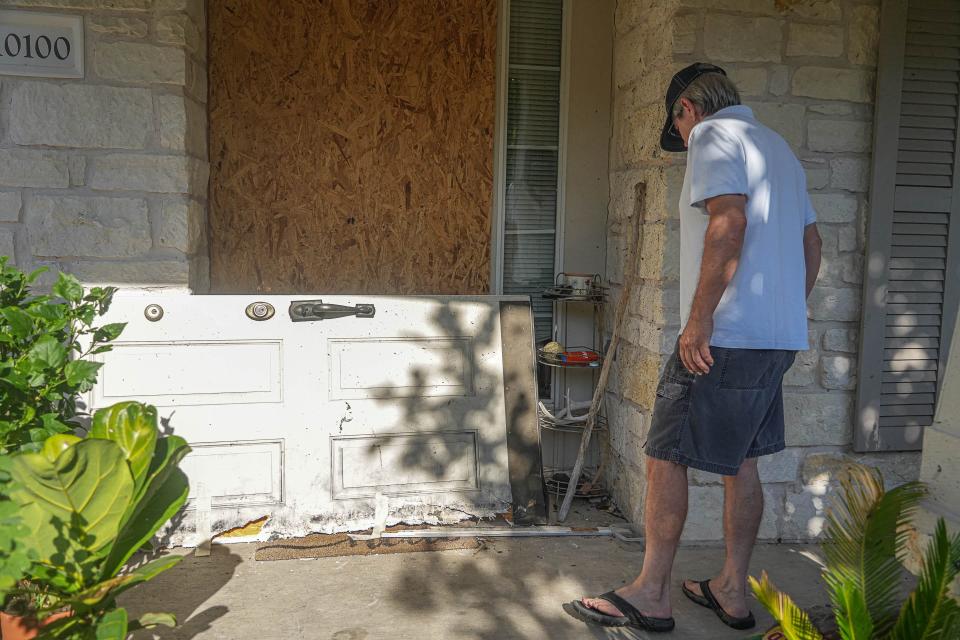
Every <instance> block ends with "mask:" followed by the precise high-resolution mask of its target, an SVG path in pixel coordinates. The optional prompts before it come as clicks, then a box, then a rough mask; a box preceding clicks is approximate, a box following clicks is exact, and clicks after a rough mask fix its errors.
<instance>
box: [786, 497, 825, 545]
mask: <svg viewBox="0 0 960 640" xmlns="http://www.w3.org/2000/svg"><path fill="white" fill-rule="evenodd" d="M826 508H827V501H826V498H825V497H823V496H818V495H814V494H811V493H809V492H807V491H801V492H799V493H793V492H788V493H787V497H786V504H785V505H784V510H783V523H782V529H781V532H780V535H781V538H782V539H783V540H784V541H802V542H805V541H810V540H816V539H817V538H819V537H820V535H821V534H822V533H823V525H824V524H825V522H826Z"/></svg>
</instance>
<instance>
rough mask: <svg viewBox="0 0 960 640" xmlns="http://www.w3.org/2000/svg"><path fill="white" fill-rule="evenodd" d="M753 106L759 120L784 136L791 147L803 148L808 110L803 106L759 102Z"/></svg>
mask: <svg viewBox="0 0 960 640" xmlns="http://www.w3.org/2000/svg"><path fill="white" fill-rule="evenodd" d="M752 106H753V112H754V114H755V115H756V116H757V119H758V120H759V121H760V122H762V123H763V124H765V125H767V126H768V127H770V128H771V129H773V130H774V131H776V132H777V133H779V134H780V135H781V136H783V138H784V139H785V140H786V141H787V143H788V144H790V146H792V147H794V148H795V149H797V148H799V147H801V146H803V134H804V127H803V116H804V113H805V112H806V108H805V107H804V106H803V105H802V104H775V103H772V102H758V103H756V104H754V105H752Z"/></svg>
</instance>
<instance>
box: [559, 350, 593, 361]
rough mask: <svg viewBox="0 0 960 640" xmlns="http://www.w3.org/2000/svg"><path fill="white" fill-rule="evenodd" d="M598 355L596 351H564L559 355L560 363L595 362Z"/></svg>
mask: <svg viewBox="0 0 960 640" xmlns="http://www.w3.org/2000/svg"><path fill="white" fill-rule="evenodd" d="M599 359H600V354H599V353H597V352H596V351H564V352H562V353H561V354H560V362H596V361H597V360H599Z"/></svg>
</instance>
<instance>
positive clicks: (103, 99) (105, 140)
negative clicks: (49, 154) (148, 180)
mask: <svg viewBox="0 0 960 640" xmlns="http://www.w3.org/2000/svg"><path fill="white" fill-rule="evenodd" d="M152 110H153V102H152V99H151V97H150V92H149V91H148V90H146V89H124V88H119V87H104V86H95V85H81V84H67V85H56V84H50V83H47V82H22V83H19V84H18V85H16V86H15V87H14V89H13V91H12V95H11V99H10V127H9V130H10V138H11V139H12V140H13V141H14V142H15V143H17V144H21V145H48V146H51V147H96V148H117V149H143V148H144V147H145V146H146V144H147V139H148V137H149V135H150V132H151V130H152V128H153V123H152ZM65 114H69V115H65Z"/></svg>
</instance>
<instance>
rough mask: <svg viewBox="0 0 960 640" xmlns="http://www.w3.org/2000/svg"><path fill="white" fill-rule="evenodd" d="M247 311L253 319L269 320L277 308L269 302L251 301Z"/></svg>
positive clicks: (248, 315)
mask: <svg viewBox="0 0 960 640" xmlns="http://www.w3.org/2000/svg"><path fill="white" fill-rule="evenodd" d="M245 313H246V314H247V317H248V318H250V319H251V320H269V319H270V318H272V317H273V314H274V313H276V309H274V308H273V305H272V304H270V303H269V302H251V303H250V304H248V305H247V308H246V310H245Z"/></svg>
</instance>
